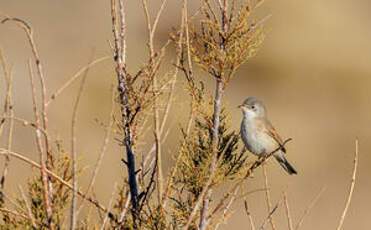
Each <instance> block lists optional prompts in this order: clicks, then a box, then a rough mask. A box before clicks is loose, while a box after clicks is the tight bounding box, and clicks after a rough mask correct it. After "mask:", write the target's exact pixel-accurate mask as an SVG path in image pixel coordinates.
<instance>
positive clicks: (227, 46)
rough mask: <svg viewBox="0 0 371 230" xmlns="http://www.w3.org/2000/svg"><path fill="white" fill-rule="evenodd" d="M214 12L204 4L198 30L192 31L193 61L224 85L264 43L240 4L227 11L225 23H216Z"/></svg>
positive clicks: (246, 9) (246, 8) (252, 21)
mask: <svg viewBox="0 0 371 230" xmlns="http://www.w3.org/2000/svg"><path fill="white" fill-rule="evenodd" d="M214 11H215V10H214V9H213V8H212V7H211V6H210V5H205V6H204V8H203V10H202V14H203V16H204V17H205V18H204V19H203V20H201V22H200V23H201V28H200V30H196V29H193V30H192V31H191V32H192V40H191V51H192V57H193V61H194V62H195V63H197V64H198V65H199V66H200V67H201V68H202V69H203V70H204V71H206V72H207V73H209V74H211V75H212V76H214V77H216V78H221V79H222V80H223V81H224V82H225V83H227V82H228V81H229V80H230V79H231V78H232V77H233V75H234V73H235V72H236V70H237V68H238V67H239V66H240V65H241V64H243V63H245V62H246V61H247V60H248V59H249V58H250V57H252V56H254V55H255V54H256V52H257V50H258V48H259V47H260V45H261V43H262V41H263V40H264V30H263V28H262V26H260V25H259V23H257V22H256V21H254V20H251V19H250V17H249V16H250V14H251V12H252V10H251V9H250V7H247V6H246V5H241V6H240V7H239V10H234V8H233V9H232V10H231V12H230V14H229V15H228V16H229V17H228V20H227V21H222V22H220V20H218V19H217V18H216V16H215V13H214Z"/></svg>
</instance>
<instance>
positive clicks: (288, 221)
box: [283, 191, 294, 230]
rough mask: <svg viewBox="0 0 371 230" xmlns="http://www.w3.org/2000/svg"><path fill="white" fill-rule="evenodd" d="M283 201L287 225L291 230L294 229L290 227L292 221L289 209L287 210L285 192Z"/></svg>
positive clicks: (287, 204) (287, 203)
mask: <svg viewBox="0 0 371 230" xmlns="http://www.w3.org/2000/svg"><path fill="white" fill-rule="evenodd" d="M283 199H284V201H285V210H286V216H287V225H288V227H289V230H293V229H294V227H293V225H292V219H291V214H290V208H289V201H288V200H287V193H286V191H285V192H283Z"/></svg>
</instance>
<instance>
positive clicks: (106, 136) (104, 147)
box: [77, 89, 115, 215]
mask: <svg viewBox="0 0 371 230" xmlns="http://www.w3.org/2000/svg"><path fill="white" fill-rule="evenodd" d="M111 95H112V96H111V112H110V115H109V117H110V120H109V124H108V126H107V127H106V130H105V134H104V141H103V144H102V147H101V151H100V154H99V157H98V159H97V161H96V163H95V166H94V171H93V175H92V177H91V179H90V182H89V185H88V187H87V189H86V192H85V195H86V196H87V195H88V194H89V192H90V189H91V188H92V187H93V186H94V184H95V179H96V178H97V175H98V172H99V169H100V167H101V164H102V161H103V157H104V155H105V153H106V151H107V147H108V143H109V141H110V138H111V131H112V126H113V124H114V119H113V116H114V113H115V106H114V101H115V93H114V90H113V89H112V92H111ZM82 207H83V201H82V202H81V204H80V207H79V209H78V211H77V215H78V213H80V211H81V209H82Z"/></svg>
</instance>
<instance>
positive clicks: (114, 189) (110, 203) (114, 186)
mask: <svg viewBox="0 0 371 230" xmlns="http://www.w3.org/2000/svg"><path fill="white" fill-rule="evenodd" d="M116 187H117V182H115V183H114V184H113V189H112V194H111V198H110V200H109V203H108V207H107V212H106V213H105V216H104V220H103V224H102V226H101V227H100V229H101V230H104V229H105V227H106V223H107V221H108V218H109V214H110V209H111V207H112V202H113V198H114V197H115V192H116Z"/></svg>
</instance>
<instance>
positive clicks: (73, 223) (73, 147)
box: [70, 68, 89, 230]
mask: <svg viewBox="0 0 371 230" xmlns="http://www.w3.org/2000/svg"><path fill="white" fill-rule="evenodd" d="M88 71H89V68H87V69H86V70H85V73H84V76H83V77H82V79H81V84H80V87H79V90H78V93H77V97H76V101H75V104H74V107H73V110H72V121H71V159H72V183H73V194H72V201H71V219H70V230H74V229H75V227H76V221H77V220H76V219H77V215H76V203H77V188H78V176H77V151H76V127H77V126H76V122H77V115H78V107H79V104H80V99H81V96H82V92H83V91H84V86H85V82H86V78H87V76H88Z"/></svg>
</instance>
